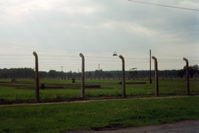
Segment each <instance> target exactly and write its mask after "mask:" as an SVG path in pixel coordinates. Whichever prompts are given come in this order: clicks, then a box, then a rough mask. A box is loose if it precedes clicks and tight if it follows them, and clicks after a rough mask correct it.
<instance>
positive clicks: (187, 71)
mask: <svg viewBox="0 0 199 133" xmlns="http://www.w3.org/2000/svg"><path fill="white" fill-rule="evenodd" d="M183 60H184V61H185V62H186V86H187V95H190V88H189V61H188V59H186V58H183Z"/></svg>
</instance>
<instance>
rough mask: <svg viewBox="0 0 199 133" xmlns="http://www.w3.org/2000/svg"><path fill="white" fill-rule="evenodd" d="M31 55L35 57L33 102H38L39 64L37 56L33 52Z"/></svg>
mask: <svg viewBox="0 0 199 133" xmlns="http://www.w3.org/2000/svg"><path fill="white" fill-rule="evenodd" d="M33 55H34V56H35V101H36V102H39V101H40V99H39V63H38V55H37V53H36V52H35V51H34V52H33Z"/></svg>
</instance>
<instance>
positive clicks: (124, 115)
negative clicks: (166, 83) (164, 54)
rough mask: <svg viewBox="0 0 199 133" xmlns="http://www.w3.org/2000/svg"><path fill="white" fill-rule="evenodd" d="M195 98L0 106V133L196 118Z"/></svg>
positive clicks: (198, 103) (197, 104)
mask: <svg viewBox="0 0 199 133" xmlns="http://www.w3.org/2000/svg"><path fill="white" fill-rule="evenodd" d="M198 114H199V97H198V96H189V97H176V98H152V99H133V100H129V99H128V100H127V99H126V100H125V99H124V100H108V101H92V102H89V101H87V102H79V103H77V102H75V103H59V104H58V103H56V104H45V105H44V104H35V105H15V106H11V105H10V106H8V105H7V106H0V125H1V126H0V132H1V133H25V132H35V133H61V132H66V131H70V130H102V129H109V128H125V127H139V126H147V125H154V124H164V123H172V122H178V121H183V120H196V119H199V115H198Z"/></svg>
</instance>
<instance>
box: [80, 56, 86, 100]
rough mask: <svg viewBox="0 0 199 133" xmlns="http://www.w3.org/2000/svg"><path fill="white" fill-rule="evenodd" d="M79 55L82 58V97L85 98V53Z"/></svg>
mask: <svg viewBox="0 0 199 133" xmlns="http://www.w3.org/2000/svg"><path fill="white" fill-rule="evenodd" d="M79 56H80V57H81V58H82V75H81V80H82V81H81V98H83V99H84V98H85V74H84V72H85V59H84V55H83V54H82V53H80V54H79Z"/></svg>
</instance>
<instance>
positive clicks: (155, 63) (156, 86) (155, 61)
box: [152, 56, 159, 96]
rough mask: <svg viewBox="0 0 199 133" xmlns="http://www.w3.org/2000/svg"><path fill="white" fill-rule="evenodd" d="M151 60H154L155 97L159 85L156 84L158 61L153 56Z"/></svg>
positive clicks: (157, 94)
mask: <svg viewBox="0 0 199 133" xmlns="http://www.w3.org/2000/svg"><path fill="white" fill-rule="evenodd" d="M152 59H153V60H154V66H155V88H156V92H155V96H159V83H158V61H157V58H156V57H155V56H152Z"/></svg>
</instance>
